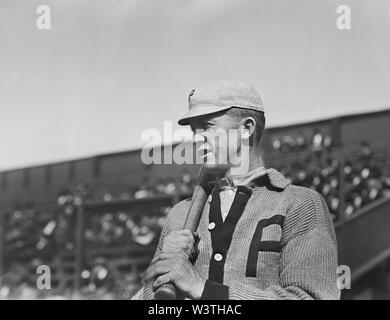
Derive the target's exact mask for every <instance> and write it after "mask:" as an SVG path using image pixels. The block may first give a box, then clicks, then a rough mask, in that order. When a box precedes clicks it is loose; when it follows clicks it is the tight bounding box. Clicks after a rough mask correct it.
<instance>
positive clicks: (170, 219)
mask: <svg viewBox="0 0 390 320" xmlns="http://www.w3.org/2000/svg"><path fill="white" fill-rule="evenodd" d="M185 205H186V200H183V201H181V202H179V203H178V204H176V205H175V206H174V207H173V208H172V209H171V211H170V212H169V214H168V215H167V218H166V220H165V222H164V226H163V229H162V231H161V234H160V238H159V240H158V244H157V248H156V251H155V252H154V255H153V258H155V257H157V256H158V255H159V254H160V253H161V250H162V245H163V241H164V238H165V236H167V235H168V233H169V232H170V231H172V230H175V229H176V230H178V229H182V227H183V226H182V225H183V221H182V220H183V217H180V216H179V214H180V212H182V211H183V210H182V209H181V208H182V207H183V206H185ZM153 299H154V293H153V290H152V284H151V282H147V283H145V284H144V285H143V287H142V288H141V289H140V290H138V292H137V293H136V294H135V295H134V296H133V297H132V298H131V300H153Z"/></svg>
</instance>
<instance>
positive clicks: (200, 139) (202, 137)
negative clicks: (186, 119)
mask: <svg viewBox="0 0 390 320" xmlns="http://www.w3.org/2000/svg"><path fill="white" fill-rule="evenodd" d="M194 142H195V143H205V142H206V143H207V135H206V132H205V131H202V132H197V133H195V134H194Z"/></svg>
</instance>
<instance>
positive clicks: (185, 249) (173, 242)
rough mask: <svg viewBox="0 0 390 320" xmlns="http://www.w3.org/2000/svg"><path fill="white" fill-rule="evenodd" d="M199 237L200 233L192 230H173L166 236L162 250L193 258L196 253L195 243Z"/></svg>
mask: <svg viewBox="0 0 390 320" xmlns="http://www.w3.org/2000/svg"><path fill="white" fill-rule="evenodd" d="M197 238H198V235H197V234H196V233H195V232H191V231H190V230H175V231H171V232H170V233H169V234H168V235H167V236H165V238H164V242H163V246H162V250H161V252H162V253H173V254H178V255H183V256H184V257H187V259H190V260H191V259H192V258H194V255H195V254H196V248H195V243H196V241H197Z"/></svg>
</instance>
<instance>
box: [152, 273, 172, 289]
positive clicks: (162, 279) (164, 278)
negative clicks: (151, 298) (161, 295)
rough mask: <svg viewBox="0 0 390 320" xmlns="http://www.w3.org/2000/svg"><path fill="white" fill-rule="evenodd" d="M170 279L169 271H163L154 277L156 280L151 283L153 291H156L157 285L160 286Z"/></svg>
mask: <svg viewBox="0 0 390 320" xmlns="http://www.w3.org/2000/svg"><path fill="white" fill-rule="evenodd" d="M171 281H172V279H171V273H170V272H168V273H165V274H163V275H161V276H159V277H157V278H156V280H154V281H153V283H152V288H153V291H156V290H157V289H158V288H159V287H161V286H162V285H163V284H166V283H170V282H171Z"/></svg>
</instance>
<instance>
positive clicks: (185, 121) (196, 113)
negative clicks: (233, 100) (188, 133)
mask: <svg viewBox="0 0 390 320" xmlns="http://www.w3.org/2000/svg"><path fill="white" fill-rule="evenodd" d="M230 108H232V107H231V106H229V107H227V106H222V107H218V106H200V107H195V108H192V109H191V110H190V111H188V112H187V113H186V114H185V115H184V116H183V117H182V118H181V119H179V121H178V122H177V123H178V124H179V125H181V126H187V125H189V124H190V121H189V120H190V119H192V118H196V117H200V116H204V115H207V114H212V113H216V112H220V111H224V110H228V109H230Z"/></svg>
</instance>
